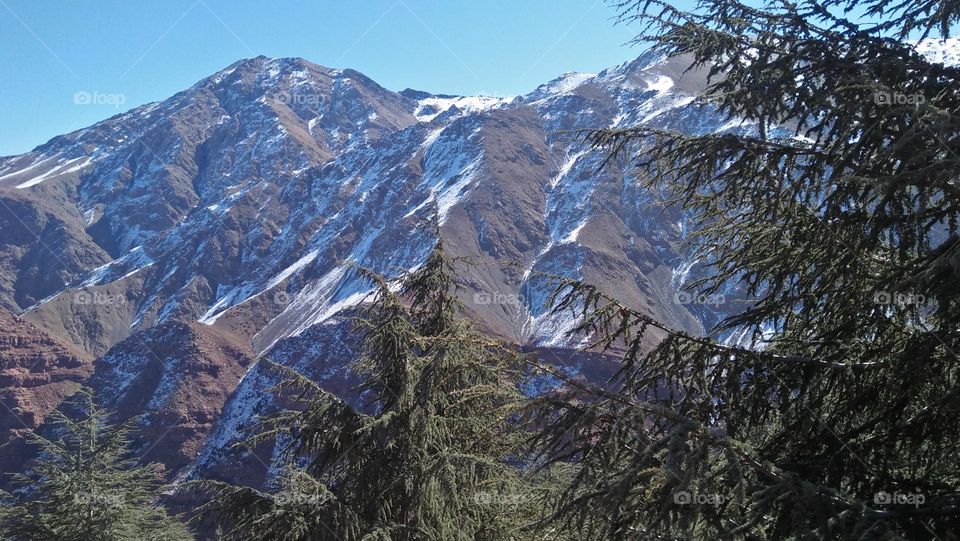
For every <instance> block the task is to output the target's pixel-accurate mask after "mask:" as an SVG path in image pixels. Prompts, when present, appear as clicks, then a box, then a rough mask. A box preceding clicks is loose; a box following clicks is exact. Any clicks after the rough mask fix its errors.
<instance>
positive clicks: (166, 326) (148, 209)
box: [0, 55, 750, 482]
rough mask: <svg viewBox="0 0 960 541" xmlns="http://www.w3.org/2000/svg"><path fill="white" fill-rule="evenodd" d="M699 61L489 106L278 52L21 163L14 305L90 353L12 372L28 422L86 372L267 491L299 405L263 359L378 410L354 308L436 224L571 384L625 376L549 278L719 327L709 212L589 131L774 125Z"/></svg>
mask: <svg viewBox="0 0 960 541" xmlns="http://www.w3.org/2000/svg"><path fill="white" fill-rule="evenodd" d="M685 68H686V65H685V63H684V62H682V61H671V62H666V61H663V60H662V59H660V58H658V57H656V56H652V55H645V56H642V57H640V58H638V59H637V60H635V61H633V62H630V63H627V64H624V65H621V66H618V67H616V68H611V69H608V70H605V71H603V72H601V73H599V74H577V73H570V74H565V75H563V76H561V77H559V78H557V79H556V80H554V81H551V82H549V83H547V84H544V85H541V86H540V87H538V88H537V89H536V90H534V91H533V92H531V93H529V94H527V95H524V96H517V97H513V98H489V97H461V96H444V95H434V94H430V93H427V92H421V91H413V90H406V91H403V92H399V93H398V92H392V91H389V90H387V89H384V88H382V87H380V86H379V85H377V84H376V83H375V82H373V81H371V80H370V79H369V78H367V77H365V76H364V75H362V74H360V73H358V72H356V71H352V70H335V69H328V68H324V67H320V66H317V65H314V64H311V63H309V62H307V61H304V60H302V59H289V58H285V59H269V58H265V57H258V58H253V59H248V60H242V61H240V62H237V63H235V64H233V65H232V66H230V67H228V68H227V69H225V70H223V71H221V72H219V73H216V74H214V75H213V76H211V77H208V78H206V79H204V80H202V81H200V82H198V83H197V84H196V85H194V86H193V87H191V88H189V89H187V90H185V91H183V92H180V93H179V94H177V95H175V96H173V97H171V98H169V99H167V100H165V101H163V102H160V103H153V104H149V105H145V106H142V107H139V108H136V109H134V110H131V111H129V112H126V113H123V114H120V115H117V116H115V117H113V118H110V119H107V120H105V121H103V122H100V123H98V124H95V125H93V126H91V127H89V128H86V129H83V130H80V131H77V132H73V133H70V134H66V135H62V136H59V137H56V138H54V139H52V140H51V141H50V142H48V143H46V144H44V145H42V146H40V147H38V148H37V149H35V150H34V151H32V152H29V153H27V154H24V155H21V156H13V157H6V158H0V203H2V204H0V231H2V233H0V306H2V307H3V308H5V309H7V310H9V311H11V312H14V313H17V314H20V315H19V317H20V318H22V320H17V321H18V323H17V325H19V326H22V327H24V328H25V327H26V326H27V323H25V322H30V324H32V325H33V326H35V327H36V329H34V328H33V327H30V328H31V329H33V332H35V333H37V335H38V336H41V335H42V333H47V334H48V335H49V336H53V337H56V339H58V340H60V341H62V342H64V343H66V344H69V347H70V348H75V349H76V351H77V353H76V356H75V357H69V356H66V355H65V356H64V357H63V358H62V359H61V356H60V354H59V353H57V352H58V351H61V350H62V351H66V347H67V346H56V345H51V346H49V348H48V349H44V351H45V353H44V355H47V356H48V357H49V358H50V361H49V362H48V363H47V364H40V365H37V367H30V368H29V369H24V368H23V366H21V365H22V364H23V362H21V361H16V362H15V363H13V361H11V363H13V364H11V366H14V365H15V366H17V367H19V368H17V369H16V370H20V372H17V371H16V370H14V371H13V372H9V375H6V374H7V373H8V372H4V374H5V379H4V380H3V386H4V390H3V391H2V392H3V393H5V394H4V395H3V396H5V397H8V398H5V400H8V401H9V400H18V399H17V398H16V397H18V396H20V395H21V393H26V392H28V391H30V392H33V393H34V396H36V397H40V396H43V397H44V398H42V399H40V398H32V399H30V400H32V401H33V402H31V403H35V404H36V405H34V406H30V407H29V408H28V407H27V406H23V405H17V406H16V407H21V408H27V409H24V412H28V410H29V411H31V412H32V411H35V412H36V414H33V413H25V415H34V417H31V418H32V419H35V420H34V421H32V422H39V421H40V420H42V414H43V412H46V411H49V409H50V408H52V407H55V406H56V403H57V401H58V400H59V399H60V398H62V396H63V394H64V393H65V392H66V391H65V390H64V389H65V388H64V389H61V387H63V386H64V385H66V383H62V382H66V381H69V382H72V384H75V382H79V381H85V382H86V383H87V384H89V385H91V386H93V387H94V388H95V390H96V392H97V394H98V396H99V397H101V399H102V400H103V401H104V402H105V403H106V405H108V406H110V407H113V408H116V409H118V410H119V412H120V415H121V416H122V417H131V416H134V415H140V416H142V417H141V423H142V425H143V431H142V432H143V434H144V436H145V441H144V443H143V447H142V449H141V451H142V453H143V454H144V455H145V456H146V457H147V458H149V459H151V460H158V461H160V462H162V463H164V464H165V465H166V467H167V468H168V472H169V475H170V477H171V478H174V477H177V476H179V477H183V476H188V475H201V474H202V475H211V476H219V477H230V478H234V479H237V478H240V477H246V478H249V479H251V480H253V481H254V482H255V481H256V480H258V479H262V478H263V476H265V475H268V474H269V471H268V470H269V465H270V463H271V460H272V455H271V453H272V452H273V451H272V450H271V449H264V450H262V451H263V452H261V453H258V454H257V455H256V457H255V458H256V460H254V457H253V456H248V455H244V454H243V452H240V451H237V450H235V449H231V448H230V445H231V444H232V443H234V442H235V441H236V440H237V439H238V438H240V437H242V435H243V434H244V432H245V431H246V430H248V429H249V426H250V425H251V424H252V423H253V422H254V421H255V418H256V416H257V415H258V414H261V413H263V412H265V411H267V410H269V409H270V408H271V407H274V406H273V405H272V404H271V403H269V401H266V400H265V398H264V396H265V394H266V393H265V390H266V388H268V387H269V386H270V385H271V384H272V378H273V376H272V375H271V374H270V373H269V371H268V370H266V369H265V368H264V364H265V363H264V362H263V361H262V360H256V359H262V358H270V359H273V360H274V361H276V362H279V363H282V364H285V365H288V366H291V367H295V368H296V369H298V370H300V371H302V372H303V373H306V374H309V375H310V376H311V377H314V378H316V379H317V380H318V381H320V382H321V384H322V385H325V386H327V387H328V388H329V389H331V390H332V391H334V392H336V393H338V394H341V395H342V396H344V397H346V398H348V399H353V398H350V397H351V395H350V393H351V391H350V389H351V388H352V386H353V384H354V383H355V378H356V376H355V375H353V374H351V373H350V371H349V368H348V367H347V364H348V361H349V360H350V358H351V356H352V355H354V352H355V350H356V348H355V346H356V344H355V343H352V342H351V340H353V339H354V337H352V333H351V332H350V330H349V329H348V328H347V327H346V325H348V323H347V322H346V319H345V317H344V316H345V314H347V313H348V312H349V310H350V309H351V308H353V307H355V306H356V305H358V304H360V303H362V302H363V300H364V298H365V295H366V294H367V293H368V292H369V290H370V285H369V284H368V283H366V282H365V281H364V280H363V279H362V278H361V277H360V276H359V275H358V273H357V272H356V271H355V266H356V265H361V266H364V267H368V268H371V269H374V270H376V271H379V272H381V273H383V274H385V275H388V276H395V275H396V274H397V273H398V272H400V270H401V269H411V268H414V267H416V266H417V265H418V264H420V263H421V262H422V261H423V259H424V258H425V256H426V255H427V254H428V253H429V251H430V249H431V248H432V246H433V245H434V243H435V242H436V240H437V239H436V238H435V237H434V235H433V234H432V233H431V231H430V229H429V228H425V227H423V226H422V224H423V221H424V219H425V218H426V217H427V216H428V215H430V214H432V213H436V214H437V215H438V216H439V219H440V222H441V224H442V225H441V234H442V235H443V237H444V239H445V242H446V244H447V247H448V249H449V250H450V251H452V252H453V253H454V254H455V255H463V256H470V257H471V260H470V261H471V263H469V264H465V265H464V266H463V268H462V282H463V284H462V285H463V286H464V289H463V300H464V303H465V305H466V306H467V310H468V312H469V314H470V315H471V316H472V317H473V318H474V319H475V320H476V321H477V322H478V324H480V325H481V326H482V327H483V328H485V329H486V330H487V331H489V332H491V333H493V334H495V335H498V336H500V337H503V338H506V339H510V340H513V341H515V342H517V343H518V344H519V345H520V346H522V347H525V348H530V349H535V350H538V351H553V352H556V355H555V358H556V359H557V362H558V363H561V364H567V365H569V367H570V369H571V370H578V371H582V372H584V373H592V372H595V371H597V370H600V371H602V368H598V367H601V365H602V364H603V362H604V361H603V360H602V359H591V358H587V357H577V356H576V355H572V354H571V353H570V352H569V351H565V349H566V348H569V347H570V346H575V345H576V344H572V343H571V342H570V340H571V339H570V338H569V337H567V336H566V331H568V330H569V329H571V328H572V326H573V324H574V322H573V320H572V319H571V318H570V316H568V315H566V314H560V315H555V314H551V313H549V312H548V310H547V307H546V306H545V304H546V299H547V296H548V295H549V293H550V291H551V289H552V285H551V284H550V283H549V282H548V281H547V280H546V279H545V278H543V274H553V275H564V276H571V277H577V278H582V279H584V280H586V281H589V282H592V283H594V284H596V285H598V286H600V287H601V288H603V289H604V290H606V291H609V292H611V293H613V294H615V295H616V296H617V297H619V298H620V299H622V300H623V301H624V302H627V303H629V304H630V305H631V306H635V307H637V308H639V309H641V310H644V311H646V312H647V313H648V314H649V315H651V316H653V317H654V318H656V319H658V320H660V321H662V322H664V323H666V324H668V325H670V326H672V327H675V328H677V329H682V330H685V331H688V332H693V333H697V332H702V328H703V321H704V319H703V317H704V314H703V313H702V311H701V310H700V307H696V306H690V305H687V304H683V303H682V302H678V299H677V297H676V292H677V288H678V287H679V286H680V285H682V283H683V282H684V280H685V279H686V276H687V275H688V273H690V272H691V268H693V267H694V264H695V262H693V261H690V260H689V258H687V257H686V253H685V252H684V250H683V248H682V241H683V239H684V235H685V232H686V225H685V224H686V217H685V216H683V215H680V214H678V213H676V212H675V211H673V210H670V209H665V208H664V207H663V206H662V205H660V204H659V203H658V194H650V193H647V192H645V191H644V190H642V189H640V187H639V183H638V180H637V178H636V176H635V172H633V171H632V170H631V169H630V168H629V164H628V163H626V162H625V161H622V160H612V161H610V162H607V163H606V166H603V164H604V161H605V158H606V156H605V155H604V154H603V153H602V152H596V151H592V150H590V149H588V148H585V147H584V146H583V144H582V141H581V140H579V139H578V138H577V137H576V136H575V135H574V132H575V131H576V130H579V129H586V128H599V127H618V126H628V125H636V124H646V125H654V126H660V127H669V128H674V129H680V130H685V131H688V132H691V133H707V132H724V131H737V130H749V129H750V127H749V126H745V125H741V124H739V123H727V122H725V121H723V120H722V119H721V118H720V116H719V115H717V114H716V113H715V112H714V111H713V110H712V109H710V108H704V107H699V106H696V105H694V104H693V103H692V102H693V99H694V98H693V96H694V95H695V94H696V93H697V92H699V91H700V90H701V89H702V88H703V85H704V81H703V77H702V74H700V73H697V72H684V69H685ZM8 339H9V336H8V334H7V333H6V329H4V330H3V332H0V340H8ZM49 339H50V340H53V339H52V338H49ZM0 343H4V344H6V343H8V342H0ZM57 347H60V348H61V349H60V350H58V349H56V348H57ZM41 349H42V348H41ZM260 356H262V357H260ZM70 359H75V360H70ZM90 359H96V360H95V361H93V364H92V365H91V363H90V362H89V361H90ZM24 362H25V361H24ZM4 363H7V360H6V358H4ZM71 363H72V364H71ZM4 366H6V364H5V365H4ZM94 366H95V369H94ZM39 367H43V368H42V369H40V368H39ZM5 370H6V368H5ZM17 378H21V379H17ZM23 378H26V379H30V378H34V379H30V381H31V382H32V383H29V384H28V383H26V379H23ZM41 382H47V383H43V384H41ZM45 385H46V386H50V385H61V387H50V391H43V392H41V391H40V389H46V388H47V387H45ZM28 402H29V401H28ZM4 403H5V404H7V403H8V402H6V401H5V402H4ZM9 403H10V404H15V402H9ZM16 404H20V402H16ZM40 404H42V406H41V405H40ZM30 408H33V409H30ZM5 415H6V412H0V417H2V418H3V419H4V420H3V421H2V425H3V426H4V427H8V428H9V427H10V426H12V422H11V421H10V420H9V419H7V417H5ZM256 463H259V464H260V465H261V466H262V467H261V466H257V468H259V469H257V468H254V469H250V467H249V466H250V465H251V464H254V465H255V464H256Z"/></svg>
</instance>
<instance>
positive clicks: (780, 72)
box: [534, 0, 960, 539]
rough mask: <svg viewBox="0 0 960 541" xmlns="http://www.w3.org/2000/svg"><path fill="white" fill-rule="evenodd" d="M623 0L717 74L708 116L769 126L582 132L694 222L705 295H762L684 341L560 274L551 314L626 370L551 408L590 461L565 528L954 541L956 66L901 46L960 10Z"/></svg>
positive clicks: (553, 429) (676, 52)
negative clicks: (559, 313) (575, 315)
mask: <svg viewBox="0 0 960 541" xmlns="http://www.w3.org/2000/svg"><path fill="white" fill-rule="evenodd" d="M824 5H829V6H841V7H844V8H850V9H857V8H859V9H863V8H865V7H866V8H869V9H872V10H873V14H872V17H873V18H874V19H875V20H878V21H879V22H877V23H861V24H859V25H858V24H855V23H853V22H851V21H849V20H847V19H844V18H843V17H841V16H839V15H837V14H836V11H837V10H828V9H826V8H825V7H824ZM620 8H621V10H622V14H623V15H622V20H624V21H640V22H641V23H643V24H644V25H645V26H644V30H643V34H641V36H640V38H639V41H649V42H652V43H653V45H654V47H655V48H657V49H659V50H660V51H662V52H663V53H664V54H666V55H668V56H675V57H680V58H683V59H686V60H688V61H689V62H690V63H691V65H692V66H694V67H706V68H707V69H708V70H709V72H710V74H711V83H710V86H709V88H708V90H707V92H706V94H705V95H704V96H703V97H702V99H701V102H702V103H703V105H704V106H705V107H715V108H716V109H718V110H719V111H720V112H722V113H724V114H726V115H727V116H728V117H729V118H739V119H742V120H744V121H745V123H746V125H748V126H753V127H754V128H755V129H753V130H751V131H750V132H740V134H739V135H737V134H710V135H694V136H691V135H684V134H680V133H674V132H670V131H665V130H658V129H652V128H645V127H637V128H629V129H622V130H601V131H597V132H593V133H591V134H589V136H588V137H589V140H590V141H591V142H592V143H593V144H594V145H595V146H596V147H598V148H605V149H607V150H609V151H610V152H612V153H614V154H617V153H630V154H631V155H633V156H635V158H636V162H637V165H638V171H639V172H640V174H641V175H642V181H643V182H644V183H645V184H646V186H647V187H649V188H650V189H653V190H656V191H657V192H656V193H665V192H666V193H670V194H672V196H673V202H674V203H676V204H678V205H679V206H681V207H682V208H683V210H684V211H685V212H687V213H688V214H689V215H691V216H693V217H694V219H695V220H696V221H697V223H696V231H695V232H694V233H693V234H692V238H693V239H694V242H695V244H696V247H697V248H698V249H699V254H698V255H699V257H700V260H701V262H702V263H704V264H705V265H706V266H707V267H708V270H709V272H708V273H706V276H707V277H706V278H704V279H702V280H700V281H698V282H696V283H694V284H692V285H691V286H690V287H691V288H693V289H696V290H697V291H698V292H700V293H706V294H711V293H720V294H722V293H726V292H730V291H739V292H741V293H742V294H745V295H746V296H748V297H750V299H751V301H752V302H751V303H750V306H749V308H748V309H747V310H744V311H742V312H739V313H735V314H733V315H732V316H731V317H730V318H728V319H727V320H725V321H724V322H722V323H721V324H720V325H719V327H718V329H717V331H718V332H723V331H726V332H731V331H738V332H739V333H740V334H741V335H742V336H746V337H747V338H748V340H746V342H747V343H746V344H744V343H741V344H739V345H723V344H718V343H716V342H714V341H712V340H708V339H704V338H700V337H695V336H690V335H687V334H684V333H680V332H675V331H673V330H672V329H668V328H666V327H664V326H663V325H661V324H659V323H658V322H656V321H653V320H651V319H650V318H649V317H647V316H645V315H643V314H642V313H640V312H639V311H637V310H633V309H631V308H629V307H626V306H623V305H621V304H620V303H618V302H617V301H616V300H615V299H613V298H610V297H607V296H605V295H603V294H601V293H600V292H598V291H597V290H595V289H594V288H591V287H589V286H587V285H584V284H580V283H577V282H572V281H564V282H562V283H561V285H560V289H559V290H558V295H557V297H556V298H555V301H556V308H557V309H564V310H565V309H575V310H578V311H579V313H580V315H581V316H582V321H583V323H582V325H581V327H580V328H579V329H577V331H576V332H580V333H583V334H586V335H589V336H592V337H593V338H595V339H596V344H595V346H596V347H597V348H599V349H605V350H608V351H619V352H621V353H622V355H623V367H622V370H621V371H620V372H619V374H618V375H617V376H616V377H615V378H614V379H613V380H611V381H610V382H608V384H607V385H605V386H603V387H595V386H590V385H587V384H584V383H582V382H574V381H570V382H569V383H570V385H568V387H567V389H565V390H564V391H563V392H562V393H558V394H556V395H552V396H548V397H544V398H543V399H542V400H541V401H540V403H539V408H538V409H535V410H534V411H535V415H534V420H535V422H536V424H537V426H546V427H547V428H546V429H545V430H543V431H542V433H541V434H540V436H539V437H538V438H537V440H536V441H535V444H534V447H535V449H536V450H538V451H539V452H541V453H542V454H543V455H544V456H545V458H546V459H547V460H548V461H551V462H574V463H576V464H578V465H579V466H580V469H579V471H578V472H577V474H576V476H575V477H574V480H573V482H571V483H570V484H569V485H568V487H567V491H566V493H565V495H564V496H563V497H562V498H561V499H560V501H559V502H558V503H557V505H556V506H555V513H554V516H553V521H552V523H553V524H561V525H563V526H564V527H566V528H568V529H570V530H573V531H579V532H582V533H584V534H587V536H588V537H591V538H592V537H594V536H598V537H602V538H612V539H635V538H638V537H639V538H675V537H684V538H687V537H690V538H717V537H730V538H751V539H784V538H798V539H805V538H817V539H823V538H832V539H892V538H904V537H905V538H911V539H913V538H916V539H922V538H941V539H948V538H953V537H951V536H953V535H954V534H955V532H956V531H958V530H960V495H958V482H960V438H958V437H957V436H958V434H960V415H958V413H960V358H958V352H960V310H958V306H957V302H958V301H957V294H958V293H960V288H958V286H957V284H960V237H958V235H957V214H958V209H960V207H958V205H960V184H958V180H960V117H958V113H960V84H958V75H960V70H958V69H957V68H952V67H946V66H943V65H940V64H931V63H930V62H928V61H927V60H925V59H924V58H922V57H921V56H920V55H918V54H917V53H916V52H915V51H914V50H913V49H912V48H910V47H909V46H907V45H906V44H904V43H902V42H900V41H898V40H897V39H894V38H891V37H889V36H891V35H896V36H901V37H902V36H903V35H906V33H908V32H914V31H917V30H918V29H919V30H923V31H933V30H939V31H940V32H941V33H943V34H944V35H946V34H947V32H948V31H949V29H950V27H951V26H952V25H953V24H954V23H955V22H956V18H957V13H958V12H960V3H958V2H956V1H939V2H938V1H930V2H903V3H900V2H887V1H885V0H877V1H871V2H860V1H856V0H848V1H840V0H837V1H828V2H815V1H810V0H802V1H799V2H794V3H787V2H771V3H769V4H768V5H767V6H766V7H763V8H756V7H751V6H747V5H745V4H742V3H740V2H737V1H735V0H705V1H703V2H700V4H699V6H698V8H697V10H696V11H694V12H683V11H681V10H678V9H675V8H673V7H671V6H670V5H668V4H665V3H662V2H658V1H645V0H641V1H629V2H624V3H622V4H620ZM653 329H657V331H658V332H659V333H660V334H661V335H665V336H666V338H664V339H662V340H659V341H657V340H655V339H653V338H652V335H651V331H652V330H653ZM558 377H563V375H562V374H559V375H558ZM688 500H690V501H688ZM590 517H603V520H602V521H601V522H600V523H598V522H595V521H590V520H588V518H590Z"/></svg>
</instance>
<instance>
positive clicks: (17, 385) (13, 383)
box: [0, 309, 93, 481]
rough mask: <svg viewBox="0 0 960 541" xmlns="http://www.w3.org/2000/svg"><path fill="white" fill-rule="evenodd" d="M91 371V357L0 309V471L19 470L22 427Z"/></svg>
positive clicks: (26, 452)
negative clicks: (0, 449)
mask: <svg viewBox="0 0 960 541" xmlns="http://www.w3.org/2000/svg"><path fill="white" fill-rule="evenodd" d="M92 373H93V359H92V358H91V357H90V356H88V355H85V354H83V353H82V352H79V351H78V350H77V349H76V348H74V347H72V346H70V345H67V344H63V343H61V342H60V341H59V340H57V339H55V338H53V337H51V336H50V335H48V334H47V333H45V332H43V331H41V330H40V329H37V328H36V327H34V326H33V325H31V324H30V323H27V322H26V321H24V320H23V319H21V318H20V317H18V316H15V315H13V314H11V313H9V312H7V311H5V310H2V309H0V448H2V449H3V451H2V452H0V472H3V473H13V472H18V471H21V469H22V467H23V464H24V463H25V462H26V460H28V459H29V458H30V456H31V450H30V449H28V447H27V445H26V444H25V442H24V440H23V435H24V432H25V431H28V430H34V429H36V428H38V427H39V426H40V425H41V424H43V421H44V418H45V417H46V416H47V415H48V414H49V413H50V412H51V411H53V410H54V409H55V408H56V407H57V406H58V405H60V403H61V401H62V400H63V399H64V398H65V397H67V396H69V395H71V394H73V393H74V392H75V391H76V390H77V389H78V388H79V387H80V385H81V383H82V382H83V381H85V380H86V379H87V378H88V377H89V376H90V375H91V374H92ZM4 481H6V479H4Z"/></svg>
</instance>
